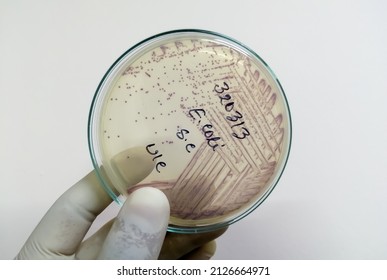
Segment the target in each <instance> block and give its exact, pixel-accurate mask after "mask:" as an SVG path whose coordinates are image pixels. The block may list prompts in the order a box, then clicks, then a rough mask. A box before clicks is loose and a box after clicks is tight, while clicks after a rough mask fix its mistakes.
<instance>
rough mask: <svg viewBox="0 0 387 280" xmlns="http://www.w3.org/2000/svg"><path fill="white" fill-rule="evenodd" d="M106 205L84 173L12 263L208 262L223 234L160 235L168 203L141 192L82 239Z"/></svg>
mask: <svg viewBox="0 0 387 280" xmlns="http://www.w3.org/2000/svg"><path fill="white" fill-rule="evenodd" d="M111 201H112V200H111V198H110V197H109V196H108V195H107V194H106V192H105V191H104V190H103V189H102V187H100V186H99V182H98V179H97V176H96V174H95V172H91V173H89V174H88V175H87V176H86V177H85V178H83V179H82V180H81V181H79V182H78V183H77V184H75V185H74V186H73V187H71V188H70V189H69V190H68V191H66V192H65V193H64V194H63V195H62V196H61V197H60V198H59V199H58V200H57V201H56V202H55V203H54V205H53V206H52V207H51V208H50V209H49V210H48V212H47V213H46V215H45V216H44V217H43V219H42V220H41V221H40V223H39V224H38V226H37V227H36V228H35V230H34V231H33V232H32V234H31V236H30V237H29V238H28V240H27V241H26V243H25V244H24V246H23V248H22V249H21V251H20V252H19V254H18V255H17V256H16V259H157V258H160V259H209V258H211V257H212V256H213V255H214V253H215V241H214V240H215V239H216V238H217V237H218V236H220V235H221V234H223V232H224V231H225V229H221V230H217V231H214V232H209V233H202V234H178V233H167V234H166V229H167V226H168V220H169V203H168V200H167V198H166V196H165V195H164V193H162V192H161V191H160V190H158V189H155V188H151V187H144V188H141V189H138V190H136V191H134V192H133V193H132V194H131V195H130V196H129V197H128V198H127V200H126V201H125V203H124V205H123V206H122V208H121V209H120V212H119V213H118V215H117V217H116V218H115V219H113V220H112V221H110V222H108V223H107V224H105V225H104V226H103V227H101V228H100V229H99V231H97V232H96V233H95V234H94V235H92V236H91V237H89V238H88V239H87V240H83V239H84V237H85V235H86V233H87V231H88V230H89V228H90V226H91V225H92V223H93V221H94V220H95V218H96V217H97V215H99V214H100V213H101V212H102V211H103V210H104V209H105V208H106V207H107V206H108V205H109V204H110V203H111Z"/></svg>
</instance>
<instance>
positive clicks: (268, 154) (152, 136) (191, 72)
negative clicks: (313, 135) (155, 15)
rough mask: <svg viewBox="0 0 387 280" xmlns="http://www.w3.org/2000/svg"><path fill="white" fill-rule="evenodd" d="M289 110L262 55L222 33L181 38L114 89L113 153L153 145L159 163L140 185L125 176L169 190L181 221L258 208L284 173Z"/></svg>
mask: <svg viewBox="0 0 387 280" xmlns="http://www.w3.org/2000/svg"><path fill="white" fill-rule="evenodd" d="M286 110H287V107H286V101H285V100H284V98H283V96H282V92H281V89H280V88H279V86H278V84H277V83H276V81H275V80H274V79H273V78H272V76H271V75H270V73H269V72H268V70H267V69H266V68H265V67H264V65H263V64H262V63H261V62H260V61H258V60H257V59H256V58H255V57H250V56H248V55H246V54H245V53H244V52H243V51H241V50H238V49H236V48H233V47H231V46H229V45H227V44H225V43H224V42H221V41H212V40H192V39H181V40H178V41H173V40H171V41H170V42H167V43H165V44H163V45H162V46H158V47H156V48H153V49H150V50H148V51H146V52H145V53H143V54H142V55H141V56H140V57H139V58H138V59H136V60H134V61H132V62H131V63H130V64H129V65H127V66H125V70H124V71H123V72H122V75H121V76H120V78H119V79H118V80H117V81H116V82H115V84H114V86H113V87H112V88H111V90H110V93H109V95H108V96H107V98H106V102H105V105H104V110H103V112H104V115H103V118H102V120H101V126H102V127H103V131H102V135H101V137H102V139H103V151H104V155H105V158H107V159H111V158H112V157H114V155H115V154H118V153H120V152H121V151H123V150H126V149H128V148H130V147H140V148H141V149H142V147H143V149H144V151H145V150H146V156H149V157H152V160H153V162H154V164H155V168H154V170H153V171H152V172H151V174H150V175H149V176H148V177H147V178H146V179H145V180H143V181H141V182H140V183H138V184H137V185H135V186H131V185H127V182H121V183H120V182H118V183H117V184H123V185H124V188H125V189H127V190H128V192H130V191H131V190H133V189H135V188H138V187H142V186H154V187H158V188H160V189H162V190H163V191H164V192H165V193H166V195H167V196H168V198H169V200H170V204H171V215H172V219H174V222H176V223H178V224H181V225H183V226H184V225H188V226H189V225H194V224H200V223H201V222H203V223H207V222H210V221H213V220H214V219H215V220H222V219H224V218H225V217H231V216H233V215H235V213H238V212H239V211H240V210H246V209H248V208H250V207H252V206H253V205H254V204H255V203H257V201H258V200H259V199H260V197H262V196H263V195H264V194H265V192H267V191H268V189H270V188H271V187H272V186H273V184H275V180H277V179H278V174H277V173H278V172H277V170H278V169H281V168H282V166H283V165H282V162H283V161H284V157H286V153H287V146H286V145H287V144H288V141H289V137H290V136H289V131H288V127H289V119H288V113H287V111H286ZM127 158H128V160H130V154H128V155H127ZM106 164H107V165H109V161H108V160H107V161H106ZM107 172H109V168H108V167H107ZM125 184H126V185H125ZM118 189H120V188H119V187H118Z"/></svg>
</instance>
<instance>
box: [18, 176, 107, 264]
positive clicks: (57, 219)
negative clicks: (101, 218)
mask: <svg viewBox="0 0 387 280" xmlns="http://www.w3.org/2000/svg"><path fill="white" fill-rule="evenodd" d="M111 201H112V200H111V198H110V197H109V196H108V195H107V194H106V192H105V191H104V190H103V189H102V187H100V186H99V181H98V179H97V176H96V174H95V172H94V171H93V172H90V173H89V174H88V175H87V176H86V177H84V178H83V179H82V180H80V181H79V182H78V183H76V184H75V185H74V186H72V187H71V188H70V189H69V190H67V191H66V192H65V193H64V194H63V195H62V196H61V197H60V198H59V199H58V200H57V201H56V202H55V203H54V205H53V206H52V207H51V208H50V209H49V210H48V212H47V213H46V215H45V216H44V217H43V219H42V220H41V221H40V223H39V224H38V226H37V227H36V228H35V230H34V231H33V232H32V234H31V236H30V237H29V238H28V240H27V242H26V243H25V245H24V247H23V248H22V250H21V251H20V253H19V254H18V255H17V257H16V258H17V259H47V258H61V259H63V258H70V259H71V258H73V256H74V252H75V251H76V249H77V247H78V246H79V244H80V242H81V241H82V239H83V238H84V236H85V234H86V233H87V231H88V229H89V227H90V225H91V224H92V222H93V221H94V219H95V217H96V216H97V215H98V214H99V213H100V212H101V211H102V210H103V209H104V208H106V207H107V206H108V205H109V203H111Z"/></svg>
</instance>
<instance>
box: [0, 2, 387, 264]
mask: <svg viewBox="0 0 387 280" xmlns="http://www.w3.org/2000/svg"><path fill="white" fill-rule="evenodd" d="M181 28H200V29H207V30H212V31H217V32H220V33H223V34H225V35H228V36H230V37H233V38H235V39H237V40H239V41H241V42H243V43H244V44H246V45H247V46H249V47H250V48H252V49H254V50H255V51H256V52H257V53H258V54H259V55H260V56H261V57H262V58H263V59H264V60H265V61H266V62H267V63H268V64H269V65H270V66H271V68H272V69H273V70H274V72H275V73H276V74H277V76H278V78H279V80H280V81H281V83H282V86H283V87H284V90H285V93H286V95H287V97H288V101H289V104H290V109H291V113H292V119H293V129H294V134H293V145H292V150H291V155H290V159H289V162H288V165H287V168H286V170H285V172H284V174H283V176H282V178H281V180H280V182H279V184H278V185H277V187H276V189H275V190H274V191H273V192H272V194H271V195H270V196H269V198H268V199H267V200H266V201H265V202H264V203H263V204H262V205H261V206H260V207H259V208H258V209H257V210H256V211H255V212H253V213H252V214H251V215H249V216H248V217H246V218H245V219H243V220H242V221H240V222H238V223H236V224H234V225H232V226H231V227H230V228H229V230H228V232H227V233H226V234H225V235H224V236H222V237H221V238H220V239H219V240H218V250H217V253H216V255H215V258H216V259H387V219H386V215H387V148H386V145H387V110H386V107H387V2H386V1H383V0H380V1H377V0H364V1H328V0H325V1H310V0H309V1H308V0H305V1H301V0H299V1H285V0H284V1H275V0H271V1H269V0H263V1H242V0H240V1H225V0H222V1H209V0H195V1H178V0H175V1H172V0H164V1H149V0H140V1H92V0H88V1H18V0H9V1H5V0H0V97H1V99H0V141H1V142H0V144H1V145H0V156H1V166H0V167H1V168H0V180H1V181H0V182H1V185H0V189H1V193H0V227H1V229H0V259H11V258H13V257H14V256H15V255H16V253H17V252H18V250H19V249H20V247H21V246H22V245H23V243H24V241H25V240H26V239H27V237H28V236H29V234H30V233H31V231H32V230H33V228H34V227H35V226H36V224H37V223H38V221H39V220H40V218H41V217H42V216H43V215H44V213H45V212H46V211H47V209H48V208H49V206H51V204H52V203H53V202H54V201H55V200H56V198H57V197H58V196H59V195H60V194H62V193H63V192H64V191H65V190H66V189H67V188H69V187H70V186H71V185H72V184H74V183H75V182H77V181H78V180H79V179H80V178H82V177H83V176H84V175H85V174H86V173H88V172H89V171H90V170H91V169H92V164H91V160H90V157H89V153H88V146H87V135H86V130H87V118H88V111H89V107H90V103H91V100H92V98H93V95H94V92H95V89H96V87H97V85H98V83H99V81H100V79H101V78H102V76H103V75H104V73H105V72H106V71H107V69H108V68H109V67H110V65H111V64H112V63H113V62H114V61H115V59H116V58H118V56H120V55H121V54H122V53H123V52H124V51H125V50H126V49H128V48H129V47H131V46H132V45H133V44H135V43H137V42H139V41H141V40H143V39H145V38H147V37H149V36H151V35H154V34H157V33H159V32H164V31H168V30H171V29H181ZM116 208H117V207H115V206H113V207H112V209H110V211H109V213H107V214H105V216H109V215H112V213H113V214H114V213H115V211H116Z"/></svg>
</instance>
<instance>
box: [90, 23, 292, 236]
mask: <svg viewBox="0 0 387 280" xmlns="http://www.w3.org/2000/svg"><path fill="white" fill-rule="evenodd" d="M184 34H186V35H188V34H192V35H194V34H195V36H200V35H204V36H207V37H208V38H210V37H211V36H212V37H211V39H212V40H215V41H216V40H221V41H222V42H223V43H226V44H227V45H232V46H233V47H235V46H236V47H238V50H239V51H241V52H243V53H244V54H246V55H247V56H250V57H254V58H255V59H257V60H258V61H259V62H261V63H262V64H263V65H264V67H265V68H266V70H267V71H268V72H269V74H270V75H271V78H272V79H273V81H274V82H275V83H276V84H277V86H278V87H279V89H280V95H281V98H282V99H283V103H284V109H285V113H286V115H287V116H286V117H287V120H288V127H287V128H288V137H287V143H285V144H284V147H285V148H286V152H285V154H284V158H283V160H282V162H280V166H279V168H278V172H277V174H276V175H275V176H274V179H273V181H272V183H271V186H270V187H268V189H267V190H266V191H265V192H264V194H263V195H262V196H261V197H260V198H259V199H258V200H257V201H255V203H253V204H252V205H251V206H250V207H249V208H248V209H247V210H245V211H244V212H242V213H241V214H239V215H236V216H235V217H233V218H231V219H230V220H227V221H225V222H219V223H216V224H210V225H203V226H194V227H186V226H176V225H169V226H168V231H170V232H176V233H199V232H209V231H214V230H217V229H220V228H223V227H226V226H229V225H231V224H233V223H235V222H237V221H239V220H241V219H243V218H244V217H246V216H248V215H249V214H250V213H251V212H253V211H254V210H255V209H256V208H258V207H259V206H260V205H261V204H262V203H263V202H264V201H265V200H266V198H267V197H268V196H269V195H270V194H271V192H272V191H273V190H274V188H275V187H276V186H277V184H278V182H279V180H280V178H281V177H282V175H283V172H284V170H285V167H286V165H287V162H288V159H289V154H290V150H291V146H292V134H293V133H292V132H293V127H292V118H291V113H290V109H289V102H288V99H287V97H286V94H285V91H284V89H283V87H282V85H281V83H280V81H279V79H278V78H277V76H276V75H275V73H274V72H273V71H272V69H271V68H270V66H269V65H268V64H267V63H266V62H265V61H264V60H263V59H262V58H261V57H260V56H259V55H258V54H257V53H256V52H255V51H253V50H252V49H251V48H249V47H247V46H246V45H244V44H243V43H241V42H239V41H237V40H235V39H233V38H231V37H229V36H226V35H223V34H221V33H218V32H214V31H208V30H203V29H176V30H170V31H166V32H162V33H158V34H156V35H153V36H150V37H148V38H146V39H144V40H142V41H140V42H138V43H137V44H135V45H133V46H132V47H130V48H129V49H127V50H126V51H125V52H124V53H123V54H122V55H120V56H119V57H118V58H117V59H116V61H114V63H113V64H112V65H111V66H110V67H109V69H108V70H107V71H106V73H105V74H104V75H103V77H102V79H101V81H100V83H99V84H98V86H97V89H96V91H95V93H94V96H93V99H92V102H91V107H90V110H89V116H88V130H87V138H88V147H89V153H90V156H91V160H92V164H93V167H94V169H95V172H96V174H97V177H98V179H99V181H100V182H101V185H102V187H103V189H104V190H105V191H106V192H107V193H108V194H109V196H110V197H111V198H112V199H113V200H114V201H115V202H116V203H117V204H119V205H122V203H123V202H122V200H121V199H120V196H119V194H116V193H115V192H114V191H113V189H112V187H111V186H110V185H111V183H110V181H109V178H108V177H107V175H106V174H105V173H104V171H103V169H102V168H101V167H102V160H101V158H100V155H99V154H98V153H96V151H99V145H100V143H99V139H98V138H99V137H98V122H97V121H96V119H97V120H98V118H99V116H98V114H99V113H100V109H101V106H103V101H104V96H102V94H103V91H102V89H103V88H104V86H105V85H106V84H109V82H111V81H112V80H114V78H115V74H116V73H117V72H119V70H120V66H122V65H123V64H125V63H126V62H127V61H126V59H127V57H128V56H129V57H135V55H136V53H138V52H141V50H142V49H143V47H147V46H153V44H155V43H157V42H158V41H163V39H165V38H168V37H172V38H173V36H174V35H181V36H183V35H184ZM201 39H203V38H201ZM152 43H153V44H152Z"/></svg>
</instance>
